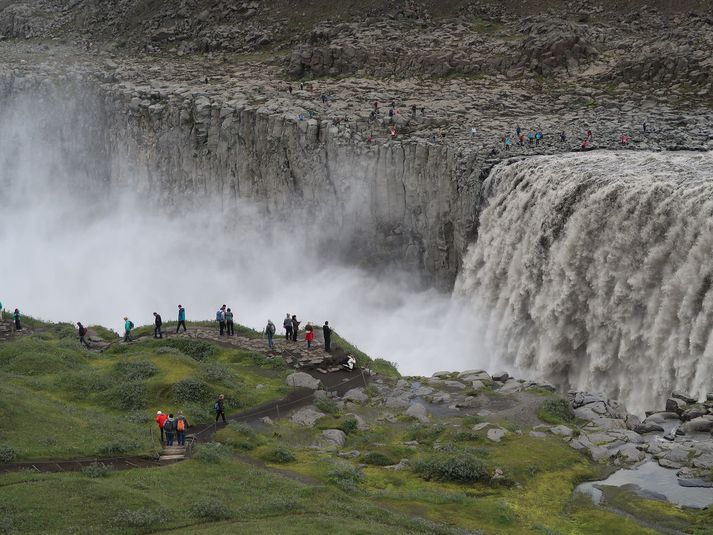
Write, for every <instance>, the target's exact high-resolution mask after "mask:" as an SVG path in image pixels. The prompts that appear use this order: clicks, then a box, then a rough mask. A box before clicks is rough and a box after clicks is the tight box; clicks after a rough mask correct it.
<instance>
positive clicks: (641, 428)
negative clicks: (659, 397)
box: [634, 421, 664, 434]
mask: <svg viewBox="0 0 713 535" xmlns="http://www.w3.org/2000/svg"><path fill="white" fill-rule="evenodd" d="M634 431H636V432H637V433H640V434H644V433H663V431H664V429H663V427H661V426H660V425H659V424H657V423H654V422H647V421H645V422H643V423H640V424H639V425H637V426H636V427H635V428H634Z"/></svg>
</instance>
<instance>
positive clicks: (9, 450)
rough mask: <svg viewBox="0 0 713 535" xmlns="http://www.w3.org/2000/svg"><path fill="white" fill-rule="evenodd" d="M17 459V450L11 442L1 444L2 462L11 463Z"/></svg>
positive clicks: (0, 454)
mask: <svg viewBox="0 0 713 535" xmlns="http://www.w3.org/2000/svg"><path fill="white" fill-rule="evenodd" d="M15 459H17V452H15V449H14V448H13V447H12V446H10V445H9V444H0V463H11V462H13V461H14V460H15Z"/></svg>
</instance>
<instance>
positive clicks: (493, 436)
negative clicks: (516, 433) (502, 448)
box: [487, 427, 509, 442]
mask: <svg viewBox="0 0 713 535" xmlns="http://www.w3.org/2000/svg"><path fill="white" fill-rule="evenodd" d="M507 434H509V432H508V430H507V429H503V428H502V427H495V428H493V429H488V434H487V436H488V440H492V441H493V442H500V439H502V438H503V437H504V436H505V435H507Z"/></svg>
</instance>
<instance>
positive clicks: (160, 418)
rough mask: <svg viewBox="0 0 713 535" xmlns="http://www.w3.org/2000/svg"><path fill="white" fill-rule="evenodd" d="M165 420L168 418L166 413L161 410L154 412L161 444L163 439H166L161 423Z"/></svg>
mask: <svg viewBox="0 0 713 535" xmlns="http://www.w3.org/2000/svg"><path fill="white" fill-rule="evenodd" d="M166 420H168V415H167V414H164V413H163V412H161V411H158V412H157V413H156V424H158V428H159V429H160V430H161V444H163V443H164V441H165V440H166V438H165V436H164V431H163V424H165V423H166Z"/></svg>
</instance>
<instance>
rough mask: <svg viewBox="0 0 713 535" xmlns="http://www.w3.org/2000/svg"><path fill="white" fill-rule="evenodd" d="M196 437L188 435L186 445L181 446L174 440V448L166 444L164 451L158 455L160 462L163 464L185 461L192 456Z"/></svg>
mask: <svg viewBox="0 0 713 535" xmlns="http://www.w3.org/2000/svg"><path fill="white" fill-rule="evenodd" d="M194 440H195V437H194V436H193V435H186V445H185V446H179V445H178V443H177V442H176V441H175V440H174V441H173V445H172V446H166V445H165V444H164V446H163V449H162V450H161V451H160V452H159V454H158V460H159V461H161V462H175V461H183V460H185V459H186V458H188V457H190V456H191V452H192V450H193V441H194Z"/></svg>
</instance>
